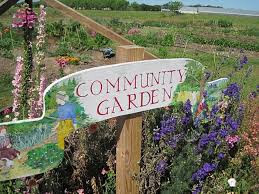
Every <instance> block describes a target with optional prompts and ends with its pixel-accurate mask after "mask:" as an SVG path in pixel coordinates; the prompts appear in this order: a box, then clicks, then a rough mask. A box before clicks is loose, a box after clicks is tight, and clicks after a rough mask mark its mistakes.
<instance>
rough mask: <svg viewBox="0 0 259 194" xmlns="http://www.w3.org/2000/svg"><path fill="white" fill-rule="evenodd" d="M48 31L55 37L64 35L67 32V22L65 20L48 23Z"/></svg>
mask: <svg viewBox="0 0 259 194" xmlns="http://www.w3.org/2000/svg"><path fill="white" fill-rule="evenodd" d="M46 29H47V33H48V34H49V35H51V36H54V37H62V36H64V33H65V24H64V23H63V20H59V21H58V22H53V23H47V25H46Z"/></svg>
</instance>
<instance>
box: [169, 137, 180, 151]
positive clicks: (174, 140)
mask: <svg viewBox="0 0 259 194" xmlns="http://www.w3.org/2000/svg"><path fill="white" fill-rule="evenodd" d="M181 138H182V134H178V135H174V136H173V137H172V138H171V139H170V140H169V141H168V145H169V146H170V147H171V148H176V146H177V143H178V142H179V141H180V140H181Z"/></svg>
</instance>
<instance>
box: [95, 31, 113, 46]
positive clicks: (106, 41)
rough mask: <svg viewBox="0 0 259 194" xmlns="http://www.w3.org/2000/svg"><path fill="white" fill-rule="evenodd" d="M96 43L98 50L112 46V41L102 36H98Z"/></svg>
mask: <svg viewBox="0 0 259 194" xmlns="http://www.w3.org/2000/svg"><path fill="white" fill-rule="evenodd" d="M94 42H95V43H96V47H97V48H102V47H105V46H109V45H110V44H111V40H110V39H108V38H106V37H104V36H102V35H101V34H97V35H96V37H95V39H94Z"/></svg>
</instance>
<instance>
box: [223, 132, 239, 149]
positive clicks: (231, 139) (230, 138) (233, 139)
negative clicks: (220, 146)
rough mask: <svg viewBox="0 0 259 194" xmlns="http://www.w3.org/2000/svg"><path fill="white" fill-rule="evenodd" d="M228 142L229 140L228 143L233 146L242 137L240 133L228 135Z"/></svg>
mask: <svg viewBox="0 0 259 194" xmlns="http://www.w3.org/2000/svg"><path fill="white" fill-rule="evenodd" d="M225 140H226V142H228V145H229V146H230V147H231V148H233V147H234V144H235V143H237V142H239V141H240V137H239V136H238V135H234V136H230V135H228V136H227V137H226V139H225Z"/></svg>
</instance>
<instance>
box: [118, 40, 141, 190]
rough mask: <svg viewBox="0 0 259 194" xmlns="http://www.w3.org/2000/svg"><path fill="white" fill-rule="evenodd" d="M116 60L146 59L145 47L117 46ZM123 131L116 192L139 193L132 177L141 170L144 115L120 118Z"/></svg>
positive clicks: (136, 183)
mask: <svg viewBox="0 0 259 194" xmlns="http://www.w3.org/2000/svg"><path fill="white" fill-rule="evenodd" d="M116 56H117V57H116V62H117V63H123V62H130V61H140V60H144V48H143V47H139V46H135V45H128V46H119V47H117V53H116ZM120 122H121V123H122V125H121V131H120V134H119V139H118V141H117V148H116V194H138V193H139V184H138V181H136V180H134V179H133V178H132V176H133V175H135V174H138V173H139V172H140V166H139V161H140V159H141V136H142V116H141V113H139V114H131V115H128V116H125V117H122V118H120Z"/></svg>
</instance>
